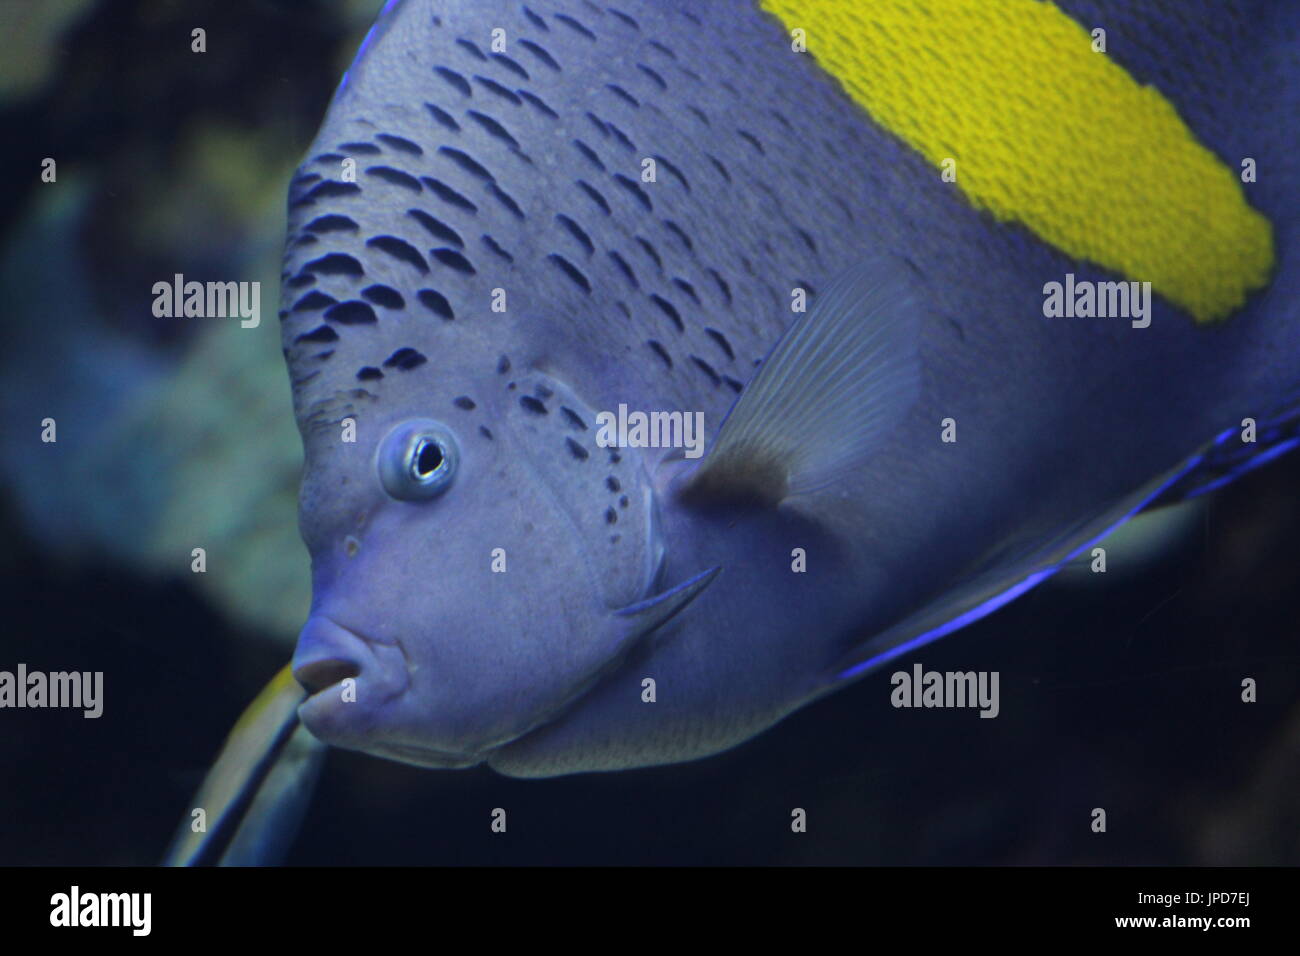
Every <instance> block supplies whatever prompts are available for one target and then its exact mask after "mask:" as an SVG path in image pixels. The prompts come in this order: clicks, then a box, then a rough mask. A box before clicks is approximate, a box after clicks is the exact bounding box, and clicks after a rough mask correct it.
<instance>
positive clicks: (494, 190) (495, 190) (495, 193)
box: [487, 183, 527, 219]
mask: <svg viewBox="0 0 1300 956" xmlns="http://www.w3.org/2000/svg"><path fill="white" fill-rule="evenodd" d="M487 191H488V192H489V193H490V194H491V195H492V197H493V198H494V199H496V201H497V202H499V203H501V205H503V206H505V207H506V209H507V210H509V212H510V214H511V215H512V216H514V217H515V218H516V219H525V218H527V217H526V216H525V215H524V211H523V210H522V209H520V208H519V203H517V202H515V201H514V199H513V198H512V197H511V196H510V195H509V193H507V192H506V191H505V190H504V189H502V188H501V187H500V186H498V185H497V184H496V183H489V184H488V187H487Z"/></svg>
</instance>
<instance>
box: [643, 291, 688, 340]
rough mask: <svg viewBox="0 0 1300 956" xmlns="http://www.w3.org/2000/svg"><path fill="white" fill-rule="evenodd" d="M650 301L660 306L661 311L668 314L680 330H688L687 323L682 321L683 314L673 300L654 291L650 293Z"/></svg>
mask: <svg viewBox="0 0 1300 956" xmlns="http://www.w3.org/2000/svg"><path fill="white" fill-rule="evenodd" d="M650 301H651V302H653V303H654V304H655V305H657V306H658V307H659V311H661V312H662V313H663V314H664V315H666V316H668V318H669V320H670V321H671V322H672V323H673V325H674V326H675V327H676V329H677V331H678V332H685V331H686V323H684V322H683V321H682V317H681V314H680V313H679V312H678V311H677V308H676V307H675V306H674V305H673V304H672V303H671V302H669V301H668V300H667V299H665V298H664V297H663V296H661V295H658V294H656V293H653V292H652V293H651V294H650Z"/></svg>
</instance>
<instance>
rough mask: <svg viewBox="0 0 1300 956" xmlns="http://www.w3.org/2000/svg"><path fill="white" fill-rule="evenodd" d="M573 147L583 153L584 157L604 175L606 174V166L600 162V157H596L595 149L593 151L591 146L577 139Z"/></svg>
mask: <svg viewBox="0 0 1300 956" xmlns="http://www.w3.org/2000/svg"><path fill="white" fill-rule="evenodd" d="M573 145H574V146H576V147H577V148H578V152H580V153H582V155H583V156H585V157H586V158H587V159H588V160H590V161H591V163H592V164H593V165H594V166H595V167H596V168H597V169H599V170H600V171H601V172H602V173H603V172H605V164H604V163H602V162H601V161H600V157H599V156H598V155H596V151H595V150H594V149H592V148H591V147H590V146H588V145H587V144H586V143H584V142H583V141H582V140H580V139H575V140H574V141H573Z"/></svg>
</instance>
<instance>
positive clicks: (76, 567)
mask: <svg viewBox="0 0 1300 956" xmlns="http://www.w3.org/2000/svg"><path fill="white" fill-rule="evenodd" d="M380 5H381V3H380V2H379V0H365V2H361V0H357V2H326V0H220V2H215V0H185V2H179V0H45V2H40V0H33V2H12V0H5V2H4V3H3V4H0V128H3V129H4V130H5V140H6V142H5V147H4V149H3V150H0V183H3V185H2V186H0V229H2V230H3V233H2V235H0V309H3V312H2V313H0V369H3V373H4V377H3V385H2V387H0V416H2V417H3V421H4V436H3V437H2V438H0V534H3V543H4V547H3V548H2V549H0V563H2V566H0V588H2V589H3V599H2V601H0V607H3V608H4V611H5V614H4V621H3V625H0V670H11V671H12V670H13V669H14V668H15V667H16V665H17V664H18V663H19V662H23V663H26V664H27V666H28V667H29V668H30V669H34V670H46V671H50V670H91V671H95V670H100V671H103V672H104V699H105V702H104V715H103V716H102V717H101V718H99V719H98V720H86V719H83V717H82V716H81V713H80V712H79V711H60V710H44V711H32V710H0V864H4V865H42V864H70V865H96V864H107V865H119V864H152V863H155V862H157V861H158V860H159V859H160V857H161V855H162V853H163V851H164V849H165V847H166V846H167V844H168V842H169V840H170V838H171V836H172V833H173V832H174V830H175V828H176V826H177V824H178V823H179V822H180V820H181V819H182V817H183V816H185V815H186V813H187V811H188V807H189V800H190V798H191V795H192V794H193V792H194V791H195V789H196V788H197V786H198V784H199V782H200V780H201V779H202V777H203V775H204V773H205V772H206V770H207V768H208V766H209V764H210V762H211V760H212V759H213V757H214V756H215V755H216V753H217V751H218V750H219V748H220V746H221V743H222V741H223V740H224V738H225V735H226V733H227V732H228V731H229V730H230V727H231V726H232V724H233V722H234V721H235V719H236V718H237V717H238V715H239V713H240V712H241V710H242V709H243V707H244V706H245V705H246V704H247V703H248V702H249V701H250V700H251V699H252V697H253V696H254V695H255V694H256V693H257V691H258V690H259V689H260V688H261V686H262V685H263V684H264V683H265V681H266V680H267V679H269V678H270V676H271V675H272V674H273V673H274V672H275V671H276V670H277V669H278V668H279V667H280V666H282V665H283V663H284V662H285V661H286V660H287V659H288V656H289V654H290V651H291V647H292V640H293V631H294V629H295V627H296V626H297V624H298V623H300V622H301V620H302V619H303V617H304V615H305V611H306V603H305V602H306V600H307V597H306V591H305V587H306V561H307V558H306V552H305V550H304V549H303V548H302V546H301V544H298V543H296V541H295V540H294V535H293V532H294V511H293V509H294V499H293V496H294V490H295V487H294V486H295V479H296V468H297V460H298V457H297V456H298V455H299V449H298V446H297V435H296V431H295V429H294V427H293V421H292V414H291V409H290V404H289V389H288V383H287V377H286V375H285V373H284V370H283V368H282V367H281V364H280V357H279V341H278V330H277V328H276V320H275V318H274V313H275V310H276V307H277V305H276V303H277V299H278V278H277V277H278V271H279V266H278V262H279V254H280V243H281V241H282V229H283V204H284V193H285V189H286V185H287V182H288V178H289V175H290V174H291V172H292V169H293V167H294V165H295V164H296V162H297V160H298V158H299V156H300V154H301V152H302V151H303V150H304V149H305V148H306V146H307V144H308V142H309V141H310V140H311V138H312V137H313V135H314V133H315V130H316V127H317V125H318V124H319V122H320V119H321V117H322V115H323V113H324V110H325V107H326V105H327V103H328V100H329V97H330V95H331V93H332V92H333V89H334V87H335V85H336V84H337V82H338V80H339V78H340V76H341V75H342V72H343V70H344V69H345V68H346V65H347V63H348V61H349V60H350V58H351V56H352V53H353V51H354V50H355V49H356V46H357V45H358V43H359V42H360V39H361V37H362V36H363V35H364V32H365V30H366V29H367V28H368V26H369V23H370V22H371V20H372V19H373V16H374V14H375V12H376V11H377V9H378V7H379V6H380ZM194 27H203V28H204V29H206V31H207V43H208V52H207V53H205V54H201V55H199V54H193V53H191V52H190V30H191V29H193V28H194ZM44 157H54V158H56V159H57V161H58V181H57V183H54V184H46V183H42V182H41V181H40V176H39V173H40V164H41V160H42V159H43V158H44ZM177 272H180V273H184V274H185V275H186V276H187V278H199V279H220V280H232V279H234V280H244V279H259V280H260V281H262V304H261V305H262V317H263V321H262V325H261V327H259V328H258V329H256V330H242V329H240V328H239V327H238V323H237V322H236V321H235V320H219V319H190V320H185V319H155V318H154V317H153V315H152V313H151V309H150V306H151V303H152V294H151V287H152V285H153V283H154V282H156V281H160V280H169V279H170V278H171V276H172V275H173V274H174V273H177ZM47 414H48V415H54V416H55V417H56V419H57V420H58V421H59V423H60V426H59V427H60V443H59V444H58V445H57V446H48V445H42V444H41V443H40V442H39V438H38V436H39V422H40V420H41V418H43V417H45V416H46V415H47ZM1076 452H1077V457H1078V467H1079V468H1081V469H1086V468H1088V467H1089V465H1088V462H1089V451H1088V449H1087V448H1078V449H1076ZM1007 466H1008V467H1009V468H1014V467H1015V466H1016V463H1015V462H1008V463H1007ZM1298 489H1300V454H1291V455H1289V456H1287V457H1284V458H1282V459H1281V460H1279V461H1277V462H1275V463H1273V464H1271V465H1269V466H1267V467H1265V468H1263V469H1261V470H1259V471H1257V472H1255V473H1253V474H1250V475H1248V476H1246V477H1245V478H1243V479H1241V480H1240V481H1238V482H1237V483H1235V484H1234V485H1231V486H1229V487H1227V488H1226V489H1223V490H1221V491H1219V492H1218V493H1216V494H1214V495H1212V496H1210V497H1208V498H1206V499H1203V500H1202V501H1201V502H1200V503H1199V504H1198V505H1195V506H1192V507H1191V508H1188V509H1185V510H1184V511H1182V512H1181V513H1177V514H1170V515H1166V516H1162V517H1153V518H1151V519H1147V520H1146V521H1145V522H1143V524H1142V525H1141V526H1138V527H1135V528H1134V529H1133V530H1132V531H1130V532H1129V533H1128V537H1127V538H1125V539H1124V543H1123V545H1122V546H1121V544H1120V543H1119V542H1117V543H1116V545H1115V548H1114V549H1113V551H1112V554H1111V559H1110V570H1108V572H1107V573H1106V574H1105V575H1094V574H1090V573H1088V572H1087V570H1086V569H1083V570H1072V571H1070V572H1068V573H1066V574H1064V575H1062V576H1061V577H1060V578H1059V579H1057V580H1053V581H1051V582H1049V583H1048V584H1046V585H1044V586H1042V587H1039V588H1037V589H1035V590H1033V591H1031V592H1030V593H1029V594H1027V595H1026V596H1024V597H1022V598H1021V599H1019V600H1017V601H1015V602H1014V603H1012V604H1011V605H1009V606H1008V607H1006V608H1005V609H1003V610H1001V611H999V612H998V613H996V614H994V615H992V616H991V617H989V618H986V619H984V620H983V621H980V622H979V623H977V624H975V625H973V626H971V627H969V628H967V629H965V630H962V631H960V632H958V633H956V634H954V635H952V636H950V637H948V638H946V639H944V640H943V641H940V642H939V643H937V644H935V645H932V646H930V647H927V648H925V649H923V650H922V651H921V652H920V653H919V654H918V655H917V656H916V657H915V658H904V659H903V660H901V661H900V662H899V665H898V666H899V667H900V668H910V666H911V664H912V662H913V661H914V660H917V661H920V662H921V663H923V664H924V666H925V667H926V668H927V669H932V670H970V669H978V670H996V671H999V672H1000V674H1001V688H1000V690H1001V714H1000V716H999V717H998V718H997V719H995V720H981V719H979V718H978V717H977V714H976V712H975V711H973V710H971V711H960V710H933V711H926V710H897V709H894V708H893V707H891V706H890V702H889V694H890V690H891V687H890V684H889V680H888V671H886V672H884V673H879V674H876V675H874V676H871V677H869V678H867V679H866V680H864V681H861V682H859V683H858V684H856V685H854V686H852V687H850V688H848V689H846V690H844V691H842V692H840V693H838V694H835V695H833V696H831V697H829V698H827V699H824V700H822V701H820V702H819V703H817V704H814V705H813V706H811V707H808V708H806V709H804V710H803V711H801V712H799V713H796V714H795V715H793V716H791V717H790V718H788V719H787V720H785V721H784V722H783V723H781V724H779V725H778V726H777V727H775V728H773V729H771V730H769V731H768V732H767V733H765V734H762V735H760V736H759V737H757V738H755V739H753V740H751V741H749V742H748V743H746V744H744V745H743V746H741V747H738V748H736V749H734V750H732V751H730V752H728V753H726V754H723V755H720V756H717V757H713V758H711V759H708V760H703V761H699V762H695V763H691V764H685V765H677V766H669V767H661V768H654V769H647V770H638V771H629V772H623V773H617V774H603V775H602V774H597V775H580V776H576V777H567V778H560V779H554V780H541V781H522V780H511V779H508V778H504V777H501V776H498V775H496V774H495V773H493V772H491V771H489V770H485V769H478V770H472V771H458V772H442V773H440V772H432V771H426V770H419V769H415V768H409V767H405V766H401V765H398V764H394V763H389V762H385V761H381V760H378V759H375V758H370V757H365V756H362V755H358V754H352V753H346V752H341V751H335V752H332V753H330V754H329V756H328V759H327V762H326V767H325V771H324V773H323V776H322V778H321V782H320V785H319V788H318V791H317V794H316V798H315V800H314V801H313V803H312V806H311V809H310V811H309V813H308V815H307V818H306V820H305V821H304V823H303V827H302V831H301V835H300V837H299V839H298V840H297V842H296V844H295V845H294V847H293V849H292V851H291V853H290V854H289V857H288V860H287V862H288V863H291V864H307V865H316V864H361V863H368V864H543V863H560V864H637V863H646V864H1210V865H1218V864H1234V865H1251V864H1286V865H1295V864H1296V863H1300V800H1298V799H1297V797H1298V796H1300V649H1298V648H1300V640H1298V639H1300V615H1298V614H1297V607H1298V606H1300V548H1297V542H1298V541H1300V495H1297V490H1298ZM205 543H206V544H208V545H209V550H210V554H209V562H210V568H209V571H208V572H207V573H206V574H205V575H196V574H192V573H191V572H190V570H189V562H190V557H189V548H190V547H191V546H194V545H195V544H205ZM1129 556H1131V558H1132V560H1127V559H1126V558H1127V557H1129ZM1246 677H1251V678H1254V679H1255V680H1256V681H1257V684H1258V702H1256V703H1252V704H1245V703H1243V702H1242V701H1241V699H1240V694H1241V687H1240V685H1241V681H1242V679H1243V678H1246ZM495 807H503V808H505V809H506V810H507V811H508V813H509V830H508V833H507V834H505V835H497V834H493V833H491V832H490V830H489V819H490V818H489V815H490V813H491V811H492V809H493V808H495ZM795 807H802V808H804V809H805V810H806V811H807V813H808V832H807V833H803V834H794V833H792V832H791V830H790V813H791V810H792V808H795ZM1094 807H1103V808H1105V809H1106V811H1107V817H1108V821H1107V822H1108V826H1107V832H1105V833H1101V834H1098V833H1093V832H1092V831H1091V829H1090V822H1091V816H1090V814H1091V811H1092V809H1093V808H1094Z"/></svg>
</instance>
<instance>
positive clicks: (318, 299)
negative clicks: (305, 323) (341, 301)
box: [289, 289, 338, 312]
mask: <svg viewBox="0 0 1300 956" xmlns="http://www.w3.org/2000/svg"><path fill="white" fill-rule="evenodd" d="M336 302H338V299H336V298H334V296H332V295H326V294H325V293H324V292H321V291H320V290H319V289H313V290H312V291H311V292H308V293H307V294H306V295H304V296H303V297H302V298H300V299H299V300H298V301H297V302H295V303H294V304H293V305H291V306H289V311H290V312H305V311H309V310H314V309H324V308H327V307H328V306H331V305H334V304H335V303H336Z"/></svg>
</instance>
